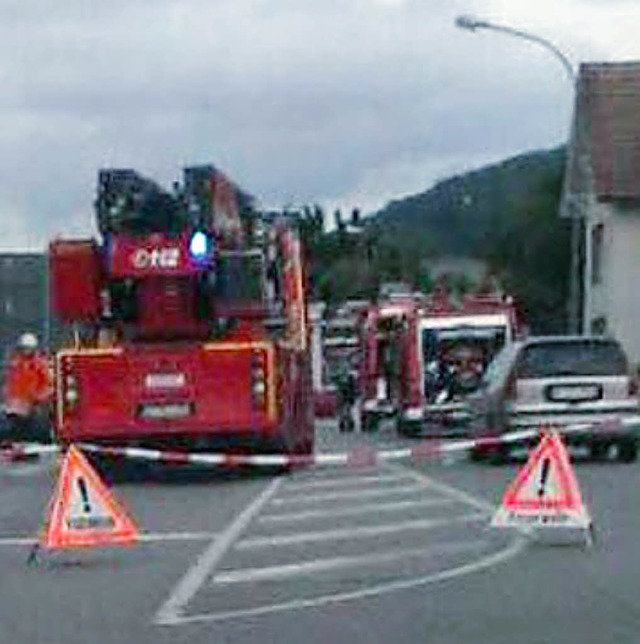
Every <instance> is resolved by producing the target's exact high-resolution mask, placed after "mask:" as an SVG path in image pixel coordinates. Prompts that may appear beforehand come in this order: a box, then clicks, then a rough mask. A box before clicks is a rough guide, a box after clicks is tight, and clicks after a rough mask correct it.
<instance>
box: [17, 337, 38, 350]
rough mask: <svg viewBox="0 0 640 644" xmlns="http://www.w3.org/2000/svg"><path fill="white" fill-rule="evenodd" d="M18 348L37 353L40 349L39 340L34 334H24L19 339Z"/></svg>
mask: <svg viewBox="0 0 640 644" xmlns="http://www.w3.org/2000/svg"><path fill="white" fill-rule="evenodd" d="M18 348H19V349H28V350H31V351H35V350H36V349H37V348H38V338H37V336H36V335H35V334H33V333H23V334H22V335H21V336H20V337H19V338H18Z"/></svg>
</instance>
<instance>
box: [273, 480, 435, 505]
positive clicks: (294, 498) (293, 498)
mask: <svg viewBox="0 0 640 644" xmlns="http://www.w3.org/2000/svg"><path fill="white" fill-rule="evenodd" d="M426 487H427V486H426V485H425V484H424V483H422V484H421V485H416V484H415V483H412V484H411V485H394V486H389V487H387V488H383V489H380V488H377V489H375V490H371V489H367V490H344V491H342V492H327V493H323V494H289V495H287V496H283V497H280V498H278V499H273V501H271V505H296V504H302V505H306V504H307V503H312V502H314V501H336V500H342V499H364V498H370V497H378V496H393V495H397V494H407V493H409V492H424V491H425V490H426Z"/></svg>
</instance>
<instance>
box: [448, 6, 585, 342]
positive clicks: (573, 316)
mask: <svg viewBox="0 0 640 644" xmlns="http://www.w3.org/2000/svg"><path fill="white" fill-rule="evenodd" d="M455 24H456V27H460V29H466V30H467V31H472V32H475V31H477V30H479V29H487V30H490V31H497V32H498V33H503V34H507V35H508V36H513V37H515V38H521V39H523V40H528V41H529V42H533V43H535V44H537V45H540V46H541V47H544V48H545V49H546V50H547V51H548V52H549V53H551V54H552V55H553V56H554V57H555V58H556V60H557V61H558V62H559V63H560V64H561V65H562V67H563V69H564V71H565V73H566V75H567V78H568V80H569V82H570V83H571V87H572V89H573V90H574V92H575V87H576V72H575V70H574V68H573V65H572V64H571V62H570V61H569V59H568V58H567V57H566V56H565V55H564V54H563V53H562V52H561V51H560V50H559V49H558V47H556V46H555V45H554V44H553V43H552V42H551V41H549V40H547V39H546V38H542V37H541V36H537V35H536V34H532V33H529V32H527V31H522V30H521V29H513V28H512V27H507V26H505V25H499V24H494V23H492V22H489V21H487V20H480V19H478V18H475V17H474V16H468V15H463V16H458V17H457V18H456V20H455ZM573 136H574V133H573V131H572V133H571V137H573ZM571 143H572V141H569V146H567V153H569V149H568V148H569V147H570V146H571ZM580 233H581V225H580V219H579V217H578V214H577V213H575V212H572V213H571V274H570V284H569V327H570V330H571V332H573V333H579V332H580V328H581V319H580V318H581V316H580V305H579V301H580V297H579V293H580Z"/></svg>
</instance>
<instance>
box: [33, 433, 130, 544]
mask: <svg viewBox="0 0 640 644" xmlns="http://www.w3.org/2000/svg"><path fill="white" fill-rule="evenodd" d="M137 538H138V528H137V527H136V525H135V524H134V522H133V521H132V520H131V518H129V516H128V514H127V513H126V512H125V511H124V509H123V508H122V507H121V506H120V505H119V504H118V503H117V502H116V500H115V498H114V497H113V495H112V493H111V492H110V491H109V489H108V487H107V486H106V484H105V483H104V482H103V481H102V479H101V478H100V476H99V475H98V473H97V472H96V471H95V470H94V469H93V467H91V465H90V463H89V461H87V459H86V458H85V457H84V456H83V455H82V452H81V451H80V450H79V449H78V448H77V447H75V446H74V445H71V447H70V448H69V451H68V452H67V454H66V455H65V457H64V461H63V463H62V467H61V469H60V476H59V478H58V483H57V485H56V489H55V491H54V494H53V497H52V498H51V504H50V510H49V517H48V519H47V525H46V528H45V531H44V533H43V535H42V537H41V540H40V544H41V545H42V546H43V547H44V548H49V549H52V548H74V547H90V546H102V545H122V544H130V543H134V542H136V541H137Z"/></svg>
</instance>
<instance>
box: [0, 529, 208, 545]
mask: <svg viewBox="0 0 640 644" xmlns="http://www.w3.org/2000/svg"><path fill="white" fill-rule="evenodd" d="M215 536H216V533H215V532H147V533H142V534H140V535H139V537H138V541H140V542H142V543H163V542H165V541H208V540H209V539H213V538H214V537H215ZM37 541H38V539H37V538H36V537H19V536H16V537H0V547H2V546H32V545H34V544H35V543H37Z"/></svg>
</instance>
